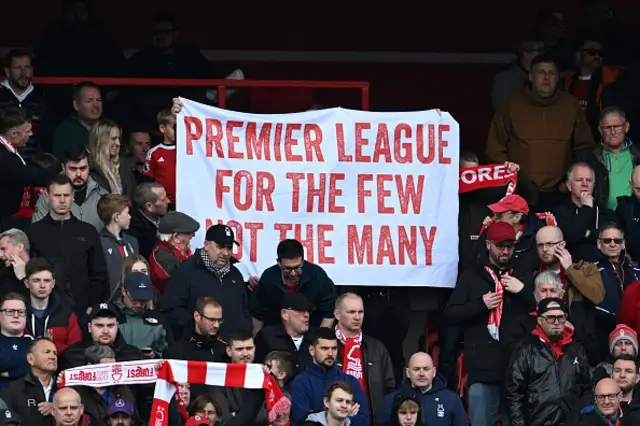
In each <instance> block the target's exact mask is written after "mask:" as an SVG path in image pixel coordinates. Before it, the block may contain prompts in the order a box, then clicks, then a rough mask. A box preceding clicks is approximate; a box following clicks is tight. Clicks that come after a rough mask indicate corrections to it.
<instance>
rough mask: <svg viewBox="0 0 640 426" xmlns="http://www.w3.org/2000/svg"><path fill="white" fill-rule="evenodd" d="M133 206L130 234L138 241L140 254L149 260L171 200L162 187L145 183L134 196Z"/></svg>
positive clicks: (137, 189)
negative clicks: (159, 226) (160, 223)
mask: <svg viewBox="0 0 640 426" xmlns="http://www.w3.org/2000/svg"><path fill="white" fill-rule="evenodd" d="M133 204H134V205H133V208H132V213H131V224H130V225H129V233H130V234H131V235H133V236H134V237H136V239H137V240H138V244H139V246H140V254H141V255H142V256H144V257H145V258H149V256H150V255H151V250H153V246H155V244H156V242H157V240H158V238H157V234H158V224H159V222H160V218H161V217H162V216H164V215H165V214H166V213H167V207H168V206H169V198H167V192H166V191H165V190H164V187H163V186H162V185H160V184H158V183H143V184H142V185H139V186H138V187H137V188H136V190H135V192H134V194H133Z"/></svg>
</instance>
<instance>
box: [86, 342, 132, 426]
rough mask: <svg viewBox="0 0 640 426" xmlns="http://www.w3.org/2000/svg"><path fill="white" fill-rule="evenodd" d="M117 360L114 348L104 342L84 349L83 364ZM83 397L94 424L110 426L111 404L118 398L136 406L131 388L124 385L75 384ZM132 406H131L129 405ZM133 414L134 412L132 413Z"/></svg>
mask: <svg viewBox="0 0 640 426" xmlns="http://www.w3.org/2000/svg"><path fill="white" fill-rule="evenodd" d="M112 362H116V354H115V353H114V351H113V349H112V348H110V347H109V346H106V345H103V344H97V345H93V346H89V347H88V348H87V349H86V350H85V351H84V362H83V364H82V365H92V364H109V363H112ZM74 389H75V390H76V391H78V393H79V394H80V397H81V398H82V403H83V405H84V412H85V413H86V414H88V415H89V417H90V418H91V425H92V426H109V417H110V415H109V412H108V411H107V410H108V408H109V406H110V405H111V404H114V403H115V401H117V400H126V401H129V403H130V404H132V405H133V407H135V405H136V403H135V401H136V400H135V397H134V394H133V393H132V392H131V390H130V389H129V388H128V387H127V386H124V385H113V386H109V387H95V388H94V387H90V386H74ZM129 408H131V407H129ZM132 414H133V413H132ZM136 415H137V413H136Z"/></svg>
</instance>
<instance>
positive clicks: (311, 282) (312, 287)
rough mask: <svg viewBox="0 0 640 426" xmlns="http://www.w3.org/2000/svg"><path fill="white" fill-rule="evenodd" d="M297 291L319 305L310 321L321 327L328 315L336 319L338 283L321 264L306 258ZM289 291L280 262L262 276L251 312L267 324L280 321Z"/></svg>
mask: <svg viewBox="0 0 640 426" xmlns="http://www.w3.org/2000/svg"><path fill="white" fill-rule="evenodd" d="M296 292H299V293H302V294H304V295H305V296H306V298H307V299H308V300H309V303H311V304H312V305H313V306H314V307H315V311H314V312H313V313H312V314H311V318H310V320H309V324H310V325H312V326H314V327H318V326H320V322H321V321H322V319H324V318H333V310H334V308H335V304H336V286H335V284H334V283H333V281H332V280H331V278H329V276H328V275H327V273H326V272H325V271H324V269H322V268H321V267H320V266H318V265H316V264H313V263H310V262H307V261H306V260H305V261H304V265H303V266H302V276H301V277H300V281H299V282H298V286H297V287H296ZM286 294H287V289H286V287H285V286H284V282H283V281H282V270H281V269H280V267H279V266H278V265H273V266H271V267H270V268H267V269H266V270H265V271H264V272H263V273H262V276H261V277H260V283H259V284H258V288H257V289H256V291H255V299H254V300H253V303H252V306H251V315H252V316H253V317H254V318H255V319H257V320H260V321H263V322H264V323H265V325H266V324H276V323H278V322H279V321H280V300H282V298H283V297H284V296H285V295H286Z"/></svg>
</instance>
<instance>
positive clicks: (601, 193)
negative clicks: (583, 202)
mask: <svg viewBox="0 0 640 426" xmlns="http://www.w3.org/2000/svg"><path fill="white" fill-rule="evenodd" d="M599 124H600V125H599V126H598V130H599V131H600V134H601V135H602V142H601V143H600V144H598V145H596V146H593V147H590V148H586V149H584V150H582V151H579V152H578V153H576V160H577V161H579V162H584V163H587V164H589V165H590V166H591V168H592V169H593V170H594V171H595V189H594V198H595V203H596V204H597V205H599V206H602V207H605V206H606V207H608V208H609V209H611V210H615V209H616V207H617V206H618V197H623V196H625V195H631V186H630V184H629V182H630V181H631V174H632V173H633V169H634V167H635V166H637V165H639V164H640V150H638V149H637V148H636V146H635V145H634V144H633V143H632V141H631V140H630V139H628V138H627V133H628V132H629V126H630V124H629V121H627V117H626V115H625V113H624V111H623V110H621V109H620V108H618V107H616V106H610V107H607V108H605V109H603V110H602V112H601V113H600V122H599Z"/></svg>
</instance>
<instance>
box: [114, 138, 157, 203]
mask: <svg viewBox="0 0 640 426" xmlns="http://www.w3.org/2000/svg"><path fill="white" fill-rule="evenodd" d="M125 141H126V145H125V148H126V149H125V150H120V178H122V185H123V186H124V187H125V188H131V189H130V190H129V193H130V195H132V194H133V191H134V190H135V188H136V187H137V186H138V185H140V184H143V183H145V182H154V181H155V180H154V179H153V178H152V177H149V176H146V175H145V174H144V163H145V161H147V153H148V152H149V150H150V149H151V134H150V133H149V130H148V129H147V128H146V127H143V126H140V125H134V126H132V127H130V128H128V129H127V136H126V138H125ZM123 151H124V152H123Z"/></svg>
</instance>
